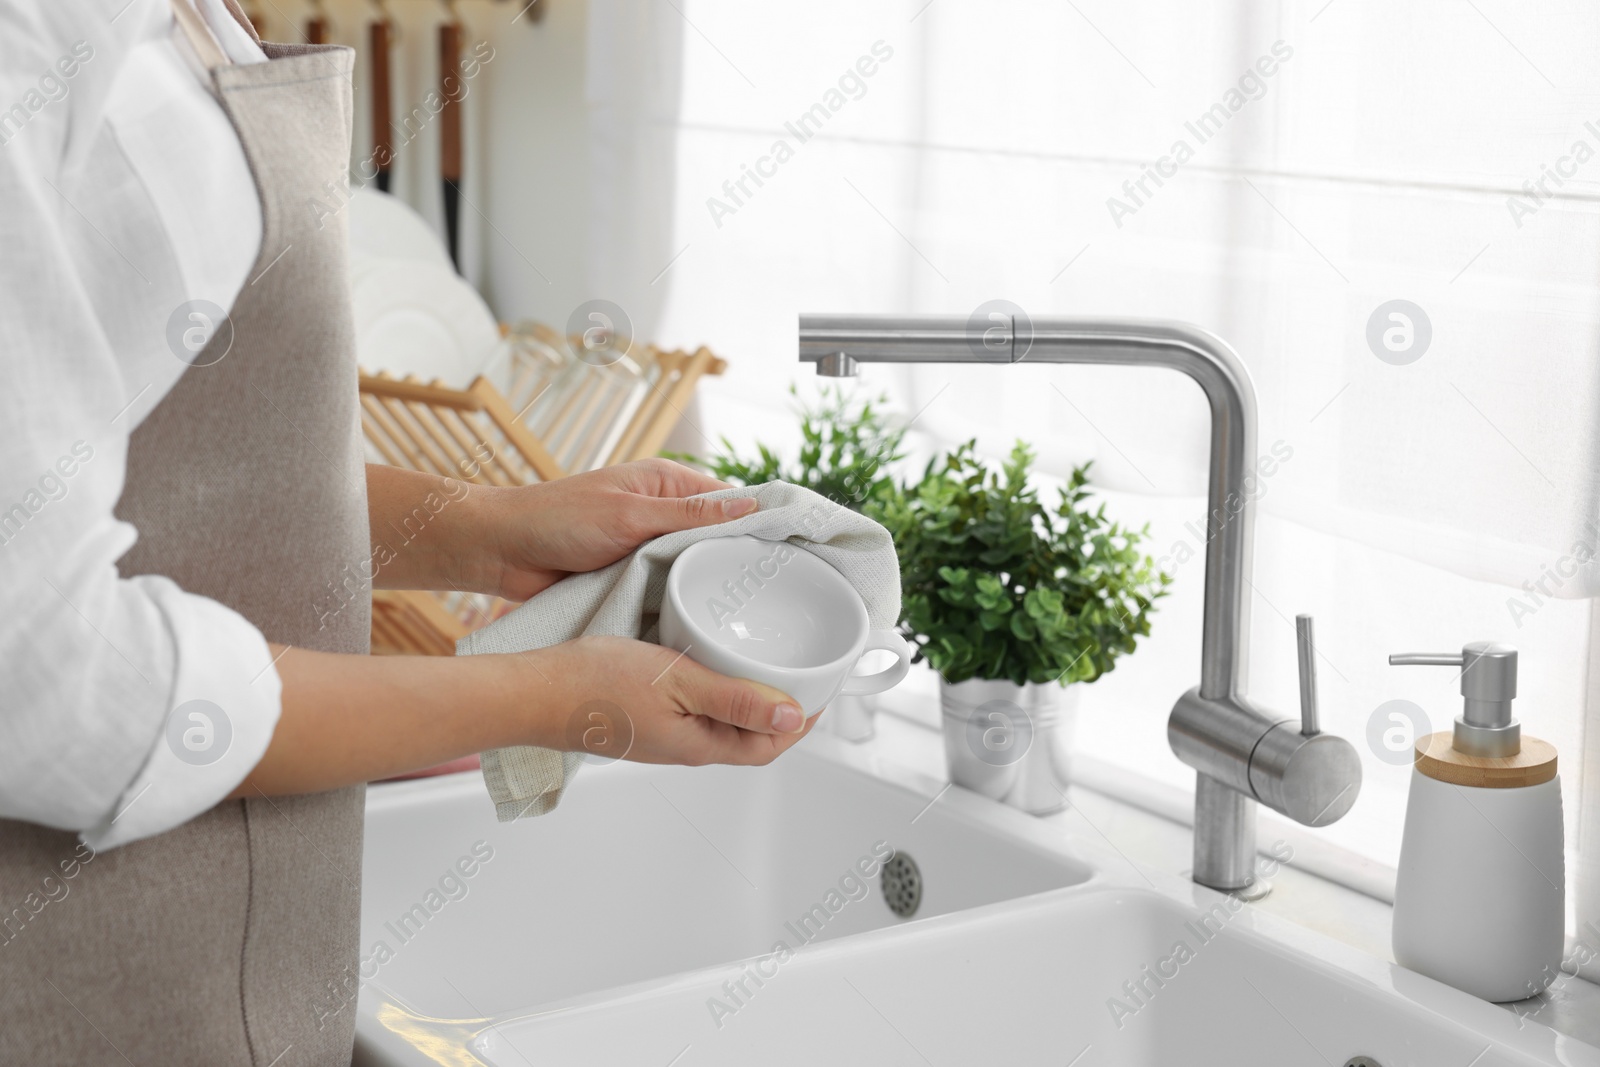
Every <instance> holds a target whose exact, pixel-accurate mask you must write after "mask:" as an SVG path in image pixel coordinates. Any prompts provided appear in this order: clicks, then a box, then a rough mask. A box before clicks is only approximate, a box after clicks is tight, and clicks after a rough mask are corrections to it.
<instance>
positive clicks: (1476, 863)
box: [1389, 641, 1566, 1002]
mask: <svg viewBox="0 0 1600 1067" xmlns="http://www.w3.org/2000/svg"><path fill="white" fill-rule="evenodd" d="M1389 662H1390V663H1391V664H1396V665H1413V664H1416V665H1432V666H1441V667H1459V668H1460V670H1461V695H1462V697H1464V698H1465V700H1466V705H1465V708H1464V709H1463V711H1462V713H1461V715H1460V717H1459V718H1457V719H1456V721H1455V728H1454V729H1453V730H1451V731H1448V732H1444V733H1435V734H1430V735H1428V736H1427V737H1420V738H1418V739H1417V742H1416V759H1415V762H1414V764H1413V765H1412V771H1411V795H1410V799H1409V801H1408V802H1407V805H1406V824H1405V836H1404V838H1403V839H1402V842H1401V846H1400V871H1399V876H1398V878H1397V880H1396V883H1395V891H1394V958H1395V961H1396V962H1397V963H1399V964H1400V965H1401V966H1402V967H1409V968H1410V969H1411V970H1414V971H1419V972H1421V973H1422V974H1425V975H1428V976H1429V977H1431V978H1436V979H1438V980H1439V981H1441V982H1446V983H1448V984H1450V985H1453V986H1455V987H1456V988H1458V989H1462V990H1465V991H1466V992H1468V993H1472V994H1474V995H1475V996H1480V997H1482V998H1484V999H1485V1000H1492V1001H1501V1002H1503V1001H1512V1000H1522V999H1524V998H1526V997H1531V996H1535V995H1537V994H1539V993H1541V992H1543V990H1544V988H1545V986H1547V985H1549V983H1550V981H1551V979H1553V978H1554V977H1555V976H1556V973H1557V968H1558V967H1559V966H1560V963H1561V952H1562V947H1563V935H1564V933H1565V924H1566V898H1565V892H1564V888H1563V887H1564V886H1565V884H1566V882H1565V877H1564V875H1565V870H1564V863H1563V857H1562V829H1561V779H1560V778H1558V777H1557V776H1556V751H1555V749H1554V747H1552V746H1551V745H1549V744H1548V743H1546V742H1544V741H1540V740H1539V739H1538V738H1535V737H1524V736H1522V727H1521V724H1519V723H1518V722H1517V720H1516V718H1515V717H1513V715H1512V713H1511V701H1512V699H1513V698H1514V697H1515V696H1516V695H1517V650H1516V649H1514V648H1512V647H1511V646H1510V645H1503V644H1499V643H1496V642H1492V641H1475V642H1473V643H1472V644H1469V645H1467V646H1466V647H1464V648H1463V649H1462V650H1461V652H1460V654H1459V655H1458V654H1453V653H1441V654H1437V655H1436V654H1406V655H1396V656H1390V657H1389Z"/></svg>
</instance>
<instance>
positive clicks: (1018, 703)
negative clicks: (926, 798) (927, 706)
mask: <svg viewBox="0 0 1600 1067" xmlns="http://www.w3.org/2000/svg"><path fill="white" fill-rule="evenodd" d="M974 445H975V442H974V441H968V442H967V443H965V444H963V445H961V446H960V447H958V448H956V449H955V450H954V451H951V452H950V453H948V454H947V455H945V456H944V457H943V458H942V459H936V460H934V461H933V462H932V463H930V464H929V465H928V468H927V470H926V472H925V473H924V476H923V478H922V479H921V481H919V482H917V483H916V484H915V485H910V486H905V487H897V488H896V489H895V490H894V492H892V493H890V494H887V495H886V496H885V497H884V498H883V499H882V502H881V504H880V505H878V510H879V512H880V514H879V516H878V517H879V518H881V520H882V521H883V522H884V523H885V525H887V526H888V527H889V529H890V530H891V531H892V532H893V533H894V535H895V541H896V544H897V547H898V549H899V554H900V571H901V587H902V598H903V600H902V603H903V608H902V615H901V625H902V627H903V629H904V630H905V631H906V632H907V636H908V638H910V639H911V640H912V641H913V642H914V643H915V645H916V646H917V650H918V651H917V659H918V660H919V661H920V660H926V661H927V662H928V663H929V664H930V665H931V666H932V667H933V668H934V669H935V670H936V671H938V672H939V676H940V679H941V681H940V685H941V705H942V712H943V716H942V717H943V721H944V730H945V755H946V760H947V762H948V763H949V766H950V771H951V778H952V781H955V782H956V783H957V784H960V785H965V786H967V787H969V788H973V789H976V790H978V791H980V792H983V793H985V794H986V795H989V796H991V797H995V798H997V799H1001V798H1004V799H1007V800H1008V801H1009V802H1011V803H1015V804H1017V805H1018V806H1019V807H1022V808H1024V809H1026V810H1029V811H1035V812H1045V811H1052V810H1057V809H1059V808H1061V807H1062V806H1064V804H1065V795H1064V793H1063V792H1062V790H1063V789H1064V787H1065V785H1066V782H1067V780H1068V771H1069V763H1070V755H1071V735H1072V733H1073V727H1074V725H1075V722H1076V714H1075V712H1076V703H1077V700H1076V698H1077V694H1078V692H1079V687H1081V686H1082V685H1086V684H1088V683H1091V682H1093V681H1094V680H1095V679H1097V678H1099V677H1100V676H1101V675H1103V674H1105V673H1106V672H1107V671H1109V670H1111V669H1112V668H1113V667H1114V666H1115V665H1116V660H1117V658H1118V657H1119V656H1122V655H1124V654H1126V653H1129V652H1132V651H1133V650H1134V648H1135V646H1136V644H1137V641H1138V638H1139V637H1141V636H1143V635H1147V634H1149V632H1150V614H1151V612H1152V611H1153V610H1154V606H1155V602H1156V601H1157V600H1158V599H1159V598H1160V597H1162V596H1164V595H1165V594H1166V589H1167V585H1168V583H1169V582H1170V581H1171V577H1170V576H1169V575H1167V574H1165V573H1163V572H1162V571H1160V570H1159V569H1158V568H1157V567H1156V565H1155V563H1154V562H1153V561H1152V560H1151V559H1150V557H1149V556H1147V555H1145V554H1144V553H1142V552H1141V551H1140V549H1139V546H1140V544H1141V542H1142V541H1143V540H1144V539H1145V538H1146V537H1148V534H1149V530H1148V527H1146V528H1145V529H1143V530H1129V529H1127V528H1125V527H1123V526H1121V525H1119V524H1118V523H1115V522H1113V521H1111V520H1110V519H1108V518H1107V517H1106V514H1105V506H1104V504H1102V505H1101V506H1100V507H1099V508H1091V507H1090V506H1089V505H1088V504H1087V503H1085V501H1086V498H1087V497H1088V495H1089V493H1088V490H1087V489H1086V488H1085V485H1086V483H1087V481H1088V470H1089V465H1088V464H1084V465H1083V466H1081V467H1078V468H1076V469H1075V470H1074V471H1073V472H1072V476H1071V478H1070V479H1069V480H1068V482H1067V484H1066V486H1065V487H1064V488H1063V489H1062V490H1061V492H1060V499H1059V501H1058V502H1057V504H1056V506H1055V507H1047V506H1046V505H1045V504H1044V503H1042V502H1041V501H1040V499H1039V495H1038V492H1037V490H1036V489H1034V488H1032V487H1030V486H1029V484H1028V473H1029V470H1030V468H1031V466H1032V464H1033V460H1034V455H1033V453H1032V451H1030V450H1029V449H1028V447H1027V446H1026V445H1024V444H1023V443H1021V442H1020V441H1019V442H1018V443H1017V445H1016V446H1015V447H1014V448H1013V449H1012V451H1011V455H1010V458H1009V459H1008V460H1007V461H1006V462H1005V463H1004V464H1002V465H1001V467H1000V469H999V470H998V471H991V470H989V469H987V468H986V467H985V465H984V464H983V463H982V462H981V461H979V460H978V458H977V457H976V456H975V455H974V453H973V448H974Z"/></svg>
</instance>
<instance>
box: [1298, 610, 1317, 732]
mask: <svg viewBox="0 0 1600 1067" xmlns="http://www.w3.org/2000/svg"><path fill="white" fill-rule="evenodd" d="M1294 636H1295V644H1296V646H1297V648H1298V651H1299V654H1300V733H1301V735H1302V736H1304V737H1315V736H1316V735H1317V734H1319V733H1321V732H1322V729H1321V727H1320V726H1319V725H1318V723H1317V660H1316V655H1317V649H1316V645H1315V644H1314V643H1313V641H1312V639H1311V616H1310V615H1296V616H1295V617H1294Z"/></svg>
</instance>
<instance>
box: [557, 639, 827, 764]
mask: <svg viewBox="0 0 1600 1067" xmlns="http://www.w3.org/2000/svg"><path fill="white" fill-rule="evenodd" d="M537 666H538V670H539V676H540V677H542V678H543V680H544V681H545V682H546V683H548V685H549V686H550V687H551V690H552V692H551V694H550V696H551V697H553V698H554V703H553V704H552V703H547V702H546V700H545V699H544V694H541V693H540V692H539V690H540V688H541V687H540V686H539V685H538V684H537V683H535V684H534V685H533V687H532V690H531V692H530V693H529V695H530V696H535V698H536V699H537V700H538V703H539V704H540V705H541V706H542V709H541V710H542V714H541V718H543V719H544V721H545V723H546V724H547V729H549V728H552V727H553V728H554V730H555V731H556V739H555V743H554V744H553V745H551V747H555V748H559V749H561V750H563V751H568V752H589V753H592V754H594V755H596V756H602V757H609V758H613V759H627V760H632V761H634V762H636V763H678V764H685V765H688V766H701V765H703V764H707V763H734V764H746V765H749V764H757V765H759V764H767V763H771V762H772V761H773V760H774V759H776V758H777V757H778V756H780V755H781V754H782V753H783V752H784V751H786V750H787V749H788V748H789V747H790V746H791V745H793V744H794V743H795V742H796V741H798V740H800V739H801V738H802V737H804V736H805V735H806V734H807V733H809V732H810V730H811V727H812V725H813V724H814V723H815V722H816V716H815V715H814V716H812V717H811V718H810V719H809V720H808V719H806V718H804V716H803V713H802V712H801V710H800V708H799V706H798V705H797V704H796V703H795V701H794V700H793V699H791V698H790V697H789V696H788V695H786V694H784V693H782V692H780V691H779V690H776V689H773V688H772V687H771V686H767V685H763V684H761V683H760V682H754V681H750V680H748V679H741V678H728V677H726V676H724V675H721V674H717V673H716V672H714V671H710V670H707V669H706V668H705V667H702V666H700V665H699V664H698V663H695V662H694V661H693V660H691V659H690V658H689V657H688V656H684V655H680V654H679V653H677V652H674V651H673V650H672V649H670V648H664V647H662V646H660V645H652V644H647V643H645V642H643V641H634V640H630V639H628V638H625V637H580V638H578V639H577V640H575V641H568V642H566V643H565V644H561V645H556V646H554V647H552V648H547V649H543V650H541V652H540V653H539V656H538V660H537ZM818 714H821V713H820V712H819V713H818ZM552 716H553V718H552ZM545 743H546V744H550V742H549V741H546V742H545Z"/></svg>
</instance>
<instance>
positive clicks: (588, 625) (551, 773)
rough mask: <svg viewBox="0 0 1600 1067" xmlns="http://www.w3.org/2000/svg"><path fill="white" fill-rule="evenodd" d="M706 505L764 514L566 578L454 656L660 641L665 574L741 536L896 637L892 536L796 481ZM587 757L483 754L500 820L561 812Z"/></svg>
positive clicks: (674, 537) (674, 536)
mask: <svg viewBox="0 0 1600 1067" xmlns="http://www.w3.org/2000/svg"><path fill="white" fill-rule="evenodd" d="M706 496H707V497H708V498H709V499H712V500H722V499H726V498H729V497H754V498H755V500H756V501H757V502H758V503H759V504H760V507H758V508H757V509H756V510H755V511H754V512H752V513H751V514H749V515H745V516H743V517H741V518H737V519H734V520H733V521H732V522H725V523H721V524H719V525H716V526H703V527H700V528H698V529H693V530H679V531H678V532H676V533H669V534H665V535H663V536H661V537H658V538H656V539H655V540H654V541H649V542H647V543H645V544H643V545H641V546H639V548H638V549H637V550H635V551H634V553H633V554H632V555H631V556H628V557H626V558H624V559H620V560H618V561H617V562H615V563H613V564H611V566H609V567H603V568H601V569H600V570H597V571H590V572H588V573H587V574H574V575H572V576H571V577H569V578H565V579H563V580H561V581H559V582H557V583H556V584H555V585H552V586H551V587H550V588H548V589H546V590H545V591H544V592H542V593H540V594H539V595H538V596H536V597H534V598H533V599H532V600H530V601H528V602H527V603H526V604H523V605H522V606H521V607H519V608H517V609H516V610H515V611H513V612H511V613H510V614H508V615H506V616H504V617H503V618H500V619H497V620H496V621H495V622H493V623H490V624H489V625H488V626H486V627H484V628H483V629H481V630H478V631H477V632H475V633H471V634H468V635H467V636H466V637H464V638H462V639H461V641H460V643H458V644H457V645H456V653H457V654H458V655H462V656H472V655H481V654H483V653H490V652H499V653H504V652H526V651H528V650H529V649H534V648H547V647H549V646H550V645H557V644H560V643H561V642H563V641H571V640H572V639H574V638H577V637H583V636H587V635H591V634H594V635H603V636H610V637H634V638H638V639H640V640H644V641H650V642H656V641H657V632H658V622H657V613H658V612H659V611H660V610H661V597H662V594H663V593H664V592H665V590H666V586H667V571H668V570H669V569H670V568H671V567H672V564H673V561H674V560H676V559H677V558H678V554H679V553H680V552H682V551H683V550H684V549H686V548H688V547H689V546H690V545H692V544H694V543H695V542H697V541H703V540H705V539H706V538H710V537H734V536H737V535H739V534H749V535H751V536H753V537H759V538H762V539H763V540H767V541H788V542H790V543H791V544H795V545H798V546H800V547H802V548H805V549H806V550H807V551H809V552H811V553H813V554H815V555H816V556H818V557H820V558H821V559H822V560H824V561H825V562H827V563H829V564H831V565H832V566H833V568H834V569H835V570H837V571H838V572H839V573H840V574H842V575H844V577H845V578H846V579H847V580H848V581H849V582H850V584H851V585H853V586H855V588H856V592H858V593H860V594H861V599H862V600H863V601H865V602H866V605H867V619H868V621H869V623H870V624H871V626H872V628H873V629H874V630H890V629H893V628H894V626H895V623H896V622H897V621H898V620H899V618H900V564H899V562H898V560H897V558H896V556H895V551H894V540H893V538H891V537H890V536H889V531H888V530H886V529H884V528H883V527H882V526H880V525H879V524H878V523H876V522H874V521H872V520H871V519H869V518H866V517H864V516H862V515H858V514H857V513H855V512H853V511H851V510H850V509H849V508H845V507H841V506H840V505H838V504H835V503H833V502H832V501H830V500H828V499H827V498H826V497H823V496H819V495H818V494H816V493H813V492H812V491H811V490H809V489H803V488H801V487H800V486H798V485H791V484H789V483H788V482H768V483H767V484H765V485H757V486H748V487H743V488H736V489H720V490H718V491H716V492H714V493H708V494H706ZM583 755H584V754H583V753H581V752H577V753H574V752H557V751H555V750H553V749H548V748H536V747H534V746H531V745H518V746H515V747H510V748H497V749H491V750H490V751H488V752H485V753H484V754H483V780H484V783H485V784H486V785H487V786H488V787H489V796H490V797H491V798H493V800H494V806H495V813H496V815H497V816H498V818H499V819H500V821H501V822H510V821H512V820H513V819H520V818H522V817H523V816H531V815H543V814H545V813H546V812H549V811H553V810H554V809H555V806H556V805H557V804H558V803H559V802H560V801H561V793H562V791H563V790H564V789H566V787H567V785H568V784H570V783H571V781H572V779H573V776H574V775H576V774H577V772H578V767H579V766H580V765H582V763H583Z"/></svg>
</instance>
